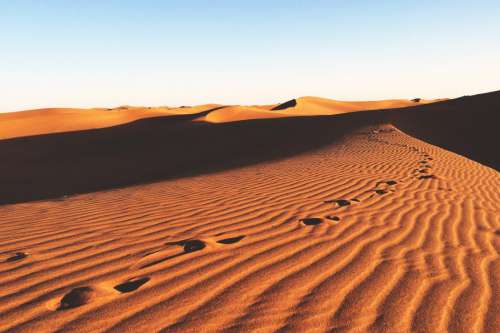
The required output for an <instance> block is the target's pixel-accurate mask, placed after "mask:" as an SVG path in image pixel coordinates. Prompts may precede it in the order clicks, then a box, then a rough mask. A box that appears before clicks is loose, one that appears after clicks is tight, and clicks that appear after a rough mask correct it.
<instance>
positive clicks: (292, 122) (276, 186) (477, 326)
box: [0, 93, 500, 332]
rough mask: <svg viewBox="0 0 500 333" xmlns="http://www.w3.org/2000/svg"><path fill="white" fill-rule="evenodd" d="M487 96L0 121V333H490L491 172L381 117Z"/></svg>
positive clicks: (496, 278) (493, 289)
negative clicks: (151, 179) (0, 163)
mask: <svg viewBox="0 0 500 333" xmlns="http://www.w3.org/2000/svg"><path fill="white" fill-rule="evenodd" d="M487 98H491V99H492V100H495V101H496V103H497V105H498V101H500V94H498V93H497V94H496V95H488V96H486V97H482V96H479V97H476V98H475V99H470V100H467V99H466V100H465V101H464V100H457V101H458V102H456V101H453V100H452V101H449V102H441V103H436V104H435V106H434V104H431V105H428V106H422V107H421V109H416V110H415V111H412V109H401V110H383V111H380V112H377V111H373V112H361V113H347V114H342V115H340V116H331V115H335V114H339V113H346V112H350V111H356V110H364V109H366V108H371V109H380V108H388V107H389V108H394V107H403V106H407V105H408V103H409V102H404V103H403V102H393V101H384V102H367V104H365V103H361V102H353V103H350V104H349V103H345V102H336V101H328V100H323V99H319V98H309V97H307V98H300V99H298V100H297V103H296V106H295V107H291V108H285V109H281V110H276V111H277V112H276V111H272V110H271V109H272V108H274V107H276V106H273V107H267V108H259V107H238V106H231V107H224V108H219V109H216V110H213V111H210V110H212V109H214V108H217V107H218V106H217V105H209V106H204V107H200V108H198V109H189V110H188V109H187V108H185V109H167V108H161V109H160V108H153V109H147V108H140V109H139V108H138V109H135V108H130V109H126V110H125V109H124V110H121V111H119V110H112V111H107V110H102V109H92V110H75V109H64V110H54V109H52V110H49V109H46V110H38V111H28V112H20V113H12V114H5V115H0V133H2V134H1V135H2V137H3V138H4V139H6V138H15V137H18V138H17V139H10V140H3V141H0V157H2V158H3V159H4V161H6V162H5V163H4V166H2V169H0V177H2V178H0V179H1V183H2V184H5V186H4V189H0V194H1V198H3V199H0V200H3V201H2V202H4V203H5V202H17V203H11V204H4V205H1V206H0V272H1V274H0V300H1V301H0V331H1V332H4V331H8V332H104V331H106V332H156V331H161V332H500V258H499V250H500V175H499V173H498V172H497V171H495V170H494V169H492V168H489V167H486V166H484V165H482V164H479V163H477V162H475V161H472V160H470V159H467V158H465V157H463V156H460V155H458V154H456V153H452V152H450V151H447V150H445V149H442V148H440V147H437V146H435V145H432V144H430V143H426V142H424V141H421V140H419V139H417V138H415V137H412V136H409V135H407V134H405V133H403V132H401V131H400V130H399V129H398V128H396V127H395V126H393V125H391V124H389V123H388V122H387V120H388V118H387V117H389V118H391V119H392V120H391V122H393V123H394V124H401V126H406V127H407V128H408V130H410V131H414V132H415V133H419V134H421V135H422V136H423V137H424V138H425V139H426V140H429V141H433V140H438V139H439V138H437V139H436V138H435V137H433V136H431V135H427V134H426V132H425V129H418V128H416V127H415V126H413V127H412V126H411V125H412V124H415V123H416V122H414V121H412V122H411V124H408V123H407V122H405V121H406V120H407V119H413V118H411V117H418V116H419V114H421V113H426V114H433V113H434V112H440V110H443V113H442V114H446V115H447V117H450V116H449V114H448V113H446V112H447V111H446V110H448V109H449V110H455V109H454V108H457V110H462V109H463V108H464V106H467V105H468V104H467V103H479V104H477V105H486V106H485V107H484V108H485V109H488V107H489V106H490V105H492V104H491V103H486V104H485V103H483V104H481V103H482V101H484V100H486V99H487ZM468 101H469V102H468ZM412 103H413V102H412ZM474 105H476V104H474ZM419 108H420V107H419ZM477 110H479V109H477ZM488 110H489V109H488ZM204 111H206V112H204ZM473 111H474V110H468V111H467V112H468V114H470V112H473ZM493 111H496V109H493ZM450 112H451V111H450ZM478 112H479V111H478ZM485 112H486V111H485ZM306 114H307V115H328V116H325V117H300V118H296V117H292V118H286V119H282V118H279V119H265V118H267V117H276V116H278V117H290V116H295V115H306ZM386 114H387V115H389V116H386ZM437 114H439V113H437ZM455 114H457V117H456V119H455V121H454V124H455V125H456V124H457V122H458V120H460V119H462V118H460V117H461V116H459V113H457V112H455ZM160 115H161V116H166V117H160V118H154V119H148V120H144V119H143V120H144V121H145V122H143V123H134V124H132V125H130V124H128V125H122V126H117V127H116V128H109V129H107V128H105V127H109V126H116V125H119V124H125V123H129V122H131V121H134V120H137V119H141V118H151V117H157V116H160ZM172 116H174V117H177V118H173V119H175V121H170V120H169V119H171V118H169V117H172ZM254 118H257V119H262V120H246V121H241V122H238V121H237V120H242V119H254ZM416 119H417V118H416ZM418 119H421V118H418ZM464 119H465V118H464ZM484 119H486V118H484ZM6 120H7V121H6ZM59 120H60V121H59ZM161 121H164V123H161ZM7 122H9V123H10V122H16V124H15V125H12V123H11V124H6V123H7ZM227 122H230V123H228V124H226V123H227ZM214 123H216V124H214ZM155 126H156V127H155ZM450 126H452V124H450ZM485 126H487V125H486V124H485ZM91 128H101V129H100V130H92V131H86V132H85V131H84V132H82V133H75V134H52V135H47V136H43V135H40V136H39V137H35V138H26V137H25V136H27V135H33V134H48V133H57V132H64V131H75V130H77V129H78V130H86V129H91ZM485 128H486V127H485ZM176 131H177V132H176ZM190 131H194V132H193V133H194V139H191V137H190V136H186V135H187V134H185V133H187V132H190ZM196 131H203V132H196ZM256 132H257V134H256V135H254V133H256ZM199 133H202V135H203V136H202V137H199V136H198V134H199ZM442 133H443V134H446V135H445V136H446V137H448V138H453V135H452V133H450V134H447V132H446V130H445V129H443V131H442ZM228 134H231V135H233V136H231V137H226V136H227V135H228ZM146 135H152V138H151V140H150V141H140V138H143V137H144V136H146ZM162 135H163V136H162ZM168 135H172V136H168ZM101 136H102V138H103V139H100V138H101ZM219 136H220V138H219ZM470 136H471V138H470V142H474V141H473V138H472V134H471V135H470ZM89 138H90V139H92V140H94V139H95V140H96V141H95V142H94V141H90V143H89ZM111 138H117V139H116V140H118V141H117V142H121V144H122V145H124V146H125V148H124V153H123V154H121V153H117V151H118V150H116V149H118V148H116V146H115V145H112V146H111V147H110V148H108V147H107V148H106V150H105V151H104V153H103V154H104V155H103V156H104V157H103V156H101V155H99V154H100V153H99V150H98V147H95V148H96V151H94V150H92V149H90V148H88V147H94V146H93V145H97V144H99V147H101V145H102V144H103V142H107V141H97V140H98V139H99V140H111ZM127 138H128V139H127ZM175 138H177V139H175ZM127 140H128V141H127ZM182 140H184V141H182ZM191 140H192V141H193V143H192V144H191ZM440 142H441V141H440ZM442 142H443V144H446V145H450V146H452V147H453V149H456V150H460V149H464V152H467V148H466V147H462V146H461V145H458V144H457V143H456V140H451V139H448V141H446V140H445V141H442ZM266 143H267V144H266ZM65 144H67V145H69V147H66V146H65ZM85 144H87V145H88V146H85ZM183 144H184V145H189V147H191V148H190V149H186V148H183ZM287 144H288V145H287ZM47 146H49V147H52V146H55V147H57V149H55V150H54V151H52V150H44V149H48V148H46V147H47ZM179 146H180V148H178V150H175V149H176V147H179ZM120 149H121V148H120ZM148 149H150V150H151V153H150V154H149V153H147V152H144V151H147V150H148ZM196 149H198V150H196ZM489 149H490V151H491V150H494V149H495V147H490V148H489ZM2 151H3V152H2ZM31 151H33V152H31ZM207 151H208V153H207V154H208V155H203V153H204V152H207ZM119 152H121V150H120V151H119ZM139 153H141V154H140V155H139ZM2 154H5V155H2ZM71 154H75V155H74V156H73V155H71ZM169 154H170V155H169ZM491 154H494V153H490V155H491ZM130 155H133V156H136V155H137V156H140V157H139V158H135V159H132V157H133V156H132V157H131V156H130ZM159 155H166V156H167V157H165V158H166V159H165V160H164V159H162V157H161V156H159ZM65 156H71V159H69V157H68V158H66V157H65ZM75 156H81V157H82V158H81V159H76V157H75ZM153 156H154V158H153ZM193 156H196V158H194V157H193ZM481 156H486V155H481ZM250 157H252V158H251V159H250ZM8 158H10V161H11V162H10V163H11V164H9V161H8ZM129 158H130V162H129V160H128V159H129ZM207 158H212V159H214V160H217V161H218V162H220V163H219V164H217V163H215V161H211V162H210V160H208V159H207ZM237 158H239V159H241V163H239V164H237V165H233V164H231V163H232V161H233V160H235V159H237ZM485 158H486V157H485ZM486 160H487V159H486ZM12 161H13V162H12ZM488 161H492V160H491V159H490V160H488ZM209 162H210V163H209ZM134 163H135V164H134ZM140 163H144V164H140ZM173 164H176V165H179V168H181V169H189V166H192V169H193V170H192V172H191V173H189V174H182V175H183V177H178V176H176V175H177V173H176V172H177V169H175V168H174V167H173V166H172V165H173ZM132 165H133V166H135V168H133V167H132ZM137 165H139V166H137ZM148 165H150V166H151V168H152V169H150V170H149V169H148V170H146V171H141V170H144V169H147V166H148ZM154 165H158V170H156V169H153V167H154ZM195 165H196V166H197V167H200V168H201V169H200V168H195ZM120 166H122V167H123V169H120ZM58 168H59V169H58ZM203 168H204V169H203ZM54 169H56V171H55V172H54V173H53V174H52V173H51V172H50V171H51V170H54ZM162 170H163V172H165V173H161V172H160V171H162ZM184 171H186V170H184ZM37 172H39V173H37ZM66 172H67V174H66ZM140 172H145V173H148V174H149V173H153V172H154V173H155V175H158V177H157V178H154V180H157V181H156V182H154V183H149V184H142V185H135V186H128V187H122V188H120V189H112V188H113V187H115V186H125V185H130V183H131V182H133V181H142V180H146V179H148V178H140V177H139V178H137V179H135V178H134V179H135V180H131V178H133V176H134V175H136V176H137V174H138V173H140ZM168 172H171V174H170V173H168ZM103 175H104V176H105V177H104V176H103ZM117 175H121V176H120V177H118V176H117ZM179 175H180V174H179ZM30 177H31V178H30ZM113 177H116V178H113ZM79 178H83V179H84V180H85V182H86V184H85V186H86V185H88V183H89V182H90V183H92V184H93V185H95V188H96V189H101V190H100V191H93V190H92V188H93V187H85V186H84V185H82V184H83V183H81V184H80V183H79V182H78V179H79ZM161 178H165V179H167V178H168V180H161ZM26 179H31V180H29V184H25V182H26ZM110 179H112V180H113V182H109V183H107V182H106V181H107V180H110ZM73 181H74V183H71V182H73ZM59 183H60V184H59ZM68 184H70V185H71V186H69V185H68ZM89 186H90V185H89ZM24 189H26V190H24ZM2 191H3V192H2ZM61 191H62V192H61ZM64 191H66V192H64ZM78 191H82V192H89V193H86V194H75V195H70V196H64V197H58V198H54V197H52V196H54V195H56V194H58V193H59V194H60V193H67V194H71V193H73V192H78ZM32 199H41V200H38V201H30V200H32ZM82 287H86V288H84V289H81V288H82ZM75 288H80V289H75ZM72 290H73V292H72Z"/></svg>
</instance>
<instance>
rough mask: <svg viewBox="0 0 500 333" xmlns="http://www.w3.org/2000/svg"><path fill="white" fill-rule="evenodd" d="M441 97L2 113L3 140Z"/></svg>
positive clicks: (402, 104) (410, 103)
mask: <svg viewBox="0 0 500 333" xmlns="http://www.w3.org/2000/svg"><path fill="white" fill-rule="evenodd" d="M436 101H440V100H419V101H418V102H415V101H411V100H382V101H371V102H342V101H334V100H329V99H325V98H319V97H301V98H297V99H294V100H293V102H294V106H291V107H287V108H280V106H282V105H287V104H286V103H285V104H277V105H264V106H239V105H229V106H223V105H218V104H206V105H199V106H183V107H138V106H135V107H134V106H120V107H116V108H108V109H104V108H93V109H74V108H53V109H38V110H29V111H23V112H12V113H0V139H8V138H14V137H21V136H29V135H40V134H49V133H60V132H70V131H77V130H86V129H97V128H104V127H110V126H116V125H121V124H125V123H129V122H132V121H135V120H139V119H147V118H152V117H162V116H169V115H189V114H191V115H192V114H197V113H204V112H205V111H209V110H213V112H209V113H208V114H202V115H200V117H199V118H198V119H197V120H199V121H207V122H212V123H220V122H229V121H239V120H249V119H264V118H282V117H290V116H311V115H334V114H340V113H346V112H353V111H360V110H374V109H387V108H401V107H408V106H415V105H419V104H427V103H432V102H436Z"/></svg>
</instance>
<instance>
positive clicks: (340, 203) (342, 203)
mask: <svg viewBox="0 0 500 333" xmlns="http://www.w3.org/2000/svg"><path fill="white" fill-rule="evenodd" d="M325 203H336V204H337V205H338V206H339V207H342V206H349V205H350V204H351V202H350V201H349V200H345V199H337V200H327V201H325Z"/></svg>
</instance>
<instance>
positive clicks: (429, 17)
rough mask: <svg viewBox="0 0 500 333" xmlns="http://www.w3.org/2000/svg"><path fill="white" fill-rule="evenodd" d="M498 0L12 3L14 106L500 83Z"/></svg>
mask: <svg viewBox="0 0 500 333" xmlns="http://www.w3.org/2000/svg"><path fill="white" fill-rule="evenodd" d="M499 18H500V1H498V0H491V1H488V0H478V1H470V0H467V1H462V0H453V1H452V0H433V1H429V0H421V1H410V0H393V1H383V0H379V1H373V0H365V1H362V0H350V1H349V0H342V1H335V0H330V1H328V0H308V1H306V0H304V1H298V0H297V1H293V0H274V1H273V0H266V1H264V0H251V1H250V0H248V1H243V0H164V1H160V0H158V1H154V0H135V1H132V0H120V1H118V0H71V1H67V0H64V1H62V0H61V1H58V0H44V1H41V0H39V1H35V0H31V1H28V0H15V1H12V0H0V112H9V111H18V110H24V109H33V108H42V107H67V106H72V107H97V106H100V107H113V106H119V105H151V106H153V105H171V106H175V105H195V104H205V103H221V104H266V103H277V102H281V101H285V100H289V99H291V98H295V97H300V96H321V97H326V98H332V99H339V100H375V99H387V98H416V97H421V98H438V97H458V96H463V95H471V94H476V93H481V92H488V91H494V90H499V89H500V19H499Z"/></svg>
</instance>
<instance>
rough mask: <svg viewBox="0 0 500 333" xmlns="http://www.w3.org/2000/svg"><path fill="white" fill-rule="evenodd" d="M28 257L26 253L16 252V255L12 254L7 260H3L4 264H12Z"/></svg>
mask: <svg viewBox="0 0 500 333" xmlns="http://www.w3.org/2000/svg"><path fill="white" fill-rule="evenodd" d="M27 256H28V254H27V253H25V252H17V253H16V254H14V255H13V256H11V257H9V258H7V259H6V260H5V262H14V261H19V260H22V259H24V258H26V257H27Z"/></svg>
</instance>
